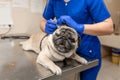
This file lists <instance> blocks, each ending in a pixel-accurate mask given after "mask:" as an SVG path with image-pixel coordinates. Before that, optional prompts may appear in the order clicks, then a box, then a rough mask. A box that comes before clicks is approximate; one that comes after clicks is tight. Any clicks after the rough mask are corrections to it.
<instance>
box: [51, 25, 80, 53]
mask: <svg viewBox="0 0 120 80" xmlns="http://www.w3.org/2000/svg"><path fill="white" fill-rule="evenodd" d="M53 43H54V46H55V48H56V49H57V50H58V51H59V52H62V53H68V52H70V51H71V50H73V49H75V47H76V46H78V34H77V32H76V31H75V30H74V29H72V28H70V27H67V26H61V27H59V28H58V29H57V30H56V31H55V32H54V34H53Z"/></svg>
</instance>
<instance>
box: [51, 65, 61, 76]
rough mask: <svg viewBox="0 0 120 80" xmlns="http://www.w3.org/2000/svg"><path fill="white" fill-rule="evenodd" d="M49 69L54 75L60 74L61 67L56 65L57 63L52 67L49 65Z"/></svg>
mask: <svg viewBox="0 0 120 80" xmlns="http://www.w3.org/2000/svg"><path fill="white" fill-rule="evenodd" d="M50 70H51V71H52V72H53V73H54V74H56V75H61V74H62V70H61V68H60V67H58V66H57V65H54V67H50Z"/></svg>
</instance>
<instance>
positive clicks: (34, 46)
mask: <svg viewBox="0 0 120 80" xmlns="http://www.w3.org/2000/svg"><path fill="white" fill-rule="evenodd" d="M79 41H80V38H79V37H78V34H77V32H76V31H75V30H74V29H73V28H70V27H68V26H65V25H64V26H60V27H59V28H58V29H56V30H55V31H54V33H53V34H49V35H46V34H40V33H37V34H34V35H32V36H31V37H30V38H29V39H28V40H27V41H24V42H21V43H20V44H21V45H22V48H23V49H24V50H33V51H35V52H36V53H38V57H37V60H36V62H37V63H39V64H41V65H42V66H44V67H45V68H48V69H49V70H51V71H52V72H53V73H54V74H56V75H61V74H62V70H61V68H60V67H59V66H57V65H56V64H55V63H54V62H56V61H63V60H64V59H65V58H72V59H74V60H76V61H78V62H80V63H82V64H87V60H86V59H84V58H83V57H80V56H79V55H77V54H76V49H77V47H78V45H79V43H78V42H79Z"/></svg>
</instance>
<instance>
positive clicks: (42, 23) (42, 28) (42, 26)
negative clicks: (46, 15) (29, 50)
mask: <svg viewBox="0 0 120 80" xmlns="http://www.w3.org/2000/svg"><path fill="white" fill-rule="evenodd" d="M45 23H46V20H45V19H42V21H41V24H40V29H41V30H42V31H43V32H45Z"/></svg>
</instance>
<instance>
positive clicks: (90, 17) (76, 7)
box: [40, 0, 113, 80]
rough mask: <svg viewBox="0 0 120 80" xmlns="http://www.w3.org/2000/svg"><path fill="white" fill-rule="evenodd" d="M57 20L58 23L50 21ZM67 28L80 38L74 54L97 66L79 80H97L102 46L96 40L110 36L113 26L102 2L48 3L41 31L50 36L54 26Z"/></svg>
mask: <svg viewBox="0 0 120 80" xmlns="http://www.w3.org/2000/svg"><path fill="white" fill-rule="evenodd" d="M54 18H56V19H57V22H55V21H53V20H51V19H54ZM63 23H65V24H67V25H68V26H69V27H72V28H74V29H75V30H76V31H77V32H78V34H79V35H80V36H81V39H82V40H81V43H80V45H79V47H78V49H77V53H78V54H79V55H81V56H82V57H84V58H86V59H87V60H88V61H90V60H93V59H99V65H98V66H96V67H93V68H91V69H88V70H86V71H83V72H81V73H80V78H81V79H80V80H96V79H97V75H98V72H99V70H100V67H101V45H100V41H99V40H98V38H97V36H100V35H108V34H111V33H112V32H113V22H112V19H111V15H110V13H109V11H108V10H107V8H106V6H105V3H104V1H103V0H48V2H47V4H46V7H45V10H44V13H43V19H42V23H41V27H40V28H41V30H42V31H44V32H45V33H47V34H52V33H53V32H54V31H55V30H56V29H57V25H62V24H63Z"/></svg>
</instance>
